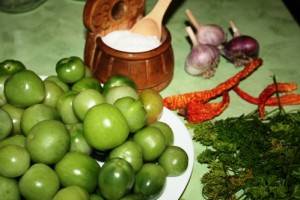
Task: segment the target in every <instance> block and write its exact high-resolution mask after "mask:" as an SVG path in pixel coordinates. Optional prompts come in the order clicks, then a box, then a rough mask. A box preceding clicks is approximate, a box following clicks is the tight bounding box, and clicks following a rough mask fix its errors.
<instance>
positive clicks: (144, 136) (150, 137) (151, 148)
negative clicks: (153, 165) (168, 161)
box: [133, 126, 167, 161]
mask: <svg viewBox="0 0 300 200" xmlns="http://www.w3.org/2000/svg"><path fill="white" fill-rule="evenodd" d="M133 141H134V142H136V143H137V144H139V145H140V146H141V148H142V152H143V158H144V160H146V161H154V160H155V159H157V158H158V157H159V156H160V155H161V153H162V152H163V151H164V149H165V148H166V146H167V145H166V139H165V136H164V135H163V134H162V132H161V131H160V130H159V129H158V128H156V127H151V126H147V127H145V128H143V129H141V130H139V131H138V132H136V133H135V134H134V136H133Z"/></svg>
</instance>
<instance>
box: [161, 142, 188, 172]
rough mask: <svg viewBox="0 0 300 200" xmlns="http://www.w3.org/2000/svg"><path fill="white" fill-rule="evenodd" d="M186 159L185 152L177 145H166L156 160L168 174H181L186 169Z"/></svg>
mask: <svg viewBox="0 0 300 200" xmlns="http://www.w3.org/2000/svg"><path fill="white" fill-rule="evenodd" d="M188 161H189V159H188V156H187V153H186V152H185V151H184V150H183V149H182V148H181V147H178V146H168V147H167V148H166V150H165V151H164V152H163V153H162V155H161V156H160V157H159V160H158V162H159V164H160V165H161V166H162V167H163V168H164V169H165V171H166V172H167V174H168V176H179V175H181V174H182V173H183V172H184V171H185V170H186V168H187V166H188Z"/></svg>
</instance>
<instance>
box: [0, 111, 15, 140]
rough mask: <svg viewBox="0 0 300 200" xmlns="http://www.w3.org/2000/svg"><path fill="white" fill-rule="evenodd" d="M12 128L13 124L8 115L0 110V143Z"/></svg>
mask: <svg viewBox="0 0 300 200" xmlns="http://www.w3.org/2000/svg"><path fill="white" fill-rule="evenodd" d="M12 128H13V122H12V120H11V118H10V116H9V114H8V113H7V112H6V111H4V110H2V109H1V108H0V141H1V140H3V139H4V138H6V137H7V136H8V135H9V134H10V133H11V131H12Z"/></svg>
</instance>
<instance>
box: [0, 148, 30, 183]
mask: <svg viewBox="0 0 300 200" xmlns="http://www.w3.org/2000/svg"><path fill="white" fill-rule="evenodd" d="M0 163H1V165H0V175H2V176H5V177H8V178H15V177H18V176H21V175H23V174H24V173H25V171H26V170H27V169H28V168H29V166H30V156H29V153H28V152H27V150H26V149H25V148H23V147H20V146H17V145H6V146H4V147H1V148H0Z"/></svg>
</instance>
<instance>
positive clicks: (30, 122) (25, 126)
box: [21, 104, 59, 136]
mask: <svg viewBox="0 0 300 200" xmlns="http://www.w3.org/2000/svg"><path fill="white" fill-rule="evenodd" d="M49 119H56V120H58V119H59V114H58V112H57V111H56V109H55V108H53V107H50V106H47V105H45V104H35V105H32V106H29V107H28V108H26V109H25V110H24V112H23V115H22V117H21V129H22V132H23V134H24V135H26V136H27V135H28V134H29V131H30V130H31V128H32V127H33V126H34V125H36V124H37V123H39V122H41V121H44V120H49Z"/></svg>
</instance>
